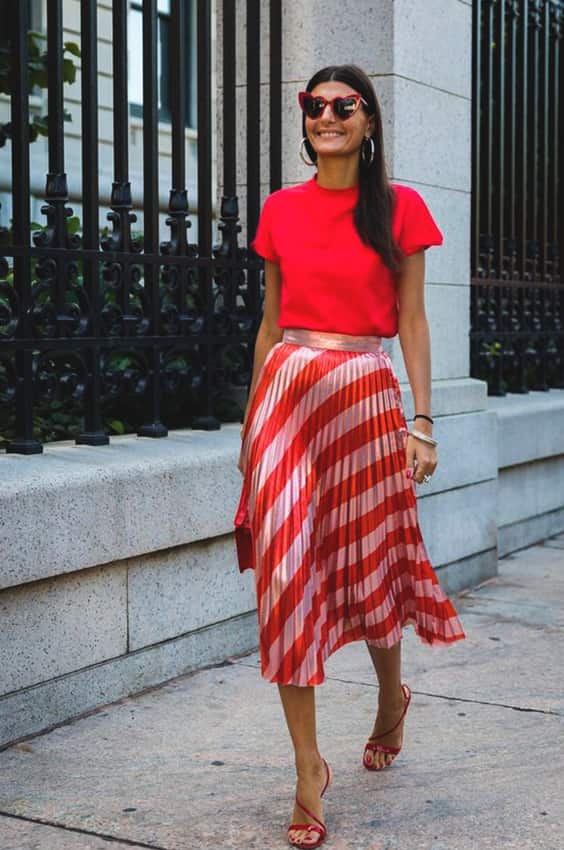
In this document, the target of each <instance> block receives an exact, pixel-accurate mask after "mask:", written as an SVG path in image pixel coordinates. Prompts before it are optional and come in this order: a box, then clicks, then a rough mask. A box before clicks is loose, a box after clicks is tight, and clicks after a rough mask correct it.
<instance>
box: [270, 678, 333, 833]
mask: <svg viewBox="0 0 564 850" xmlns="http://www.w3.org/2000/svg"><path fill="white" fill-rule="evenodd" d="M278 690H279V692H280V699H281V700H282V706H283V708H284V714H285V716H286V723H287V724H288V731H289V732H290V737H291V739H292V744H293V746H294V758H295V765H296V772H297V776H298V784H297V791H296V793H297V796H298V798H299V799H300V801H301V802H302V803H303V804H304V806H306V807H307V808H308V809H309V810H310V811H311V812H313V814H314V815H315V816H316V817H318V818H319V819H320V820H323V805H322V802H321V798H320V794H321V791H322V790H323V786H324V784H325V780H326V778H327V772H326V769H325V765H324V764H323V761H322V759H321V755H320V753H319V749H318V747H317V732H316V727H315V687H314V686H309V687H298V686H297V685H278ZM314 822H315V821H313V820H312V818H310V817H309V816H308V815H306V813H305V812H303V811H302V810H301V809H300V808H299V807H298V806H297V805H294V814H293V816H292V823H314ZM305 835H306V831H305V830H296V831H295V832H291V833H290V836H291V837H292V838H302V837H304V836H305ZM316 837H317V836H316V835H314V836H313V838H316Z"/></svg>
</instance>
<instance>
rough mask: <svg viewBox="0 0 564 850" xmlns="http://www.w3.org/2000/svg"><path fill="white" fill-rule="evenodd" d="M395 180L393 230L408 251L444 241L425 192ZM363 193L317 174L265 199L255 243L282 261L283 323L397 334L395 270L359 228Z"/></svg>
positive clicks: (259, 250)
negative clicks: (331, 184)
mask: <svg viewBox="0 0 564 850" xmlns="http://www.w3.org/2000/svg"><path fill="white" fill-rule="evenodd" d="M392 186H393V188H394V189H395V191H396V193H397V202H396V205H395V209H394V215H393V219H392V233H393V236H394V238H395V239H396V240H397V242H398V244H399V245H400V247H401V248H402V250H403V251H404V253H405V254H413V253H414V252H415V251H418V250H420V249H421V248H427V247H429V246H430V245H442V242H443V235H442V233H441V231H440V230H439V228H438V227H437V225H436V223H435V221H434V219H433V217H432V215H431V213H430V212H429V209H428V207H427V205H426V203H425V201H424V200H423V198H422V197H421V195H420V194H419V192H417V191H416V190H415V189H413V188H411V187H410V186H401V185H398V184H397V183H392ZM357 198H358V185H356V186H351V187H349V188H348V189H326V188H324V187H322V186H319V185H318V182H317V173H316V174H314V176H313V177H311V178H310V179H309V180H307V181H306V182H305V183H300V184H298V185H297V186H287V187H284V188H283V189H277V190H276V191H275V192H272V193H271V194H270V195H268V197H267V198H266V200H265V201H264V204H263V207H262V211H261V215H260V219H259V223H258V227H257V232H256V235H255V238H254V239H253V240H252V242H251V247H252V248H253V250H254V251H256V253H257V254H260V256H261V257H264V258H265V259H267V260H272V261H273V262H275V263H278V264H279V265H280V274H281V291H280V313H279V319H278V325H279V327H281V328H284V327H294V328H311V329H313V330H322V331H334V332H337V333H348V334H356V335H367V334H371V335H376V336H384V337H392V336H395V335H396V334H397V332H398V301H397V293H396V286H395V282H394V275H393V274H392V273H391V272H390V270H389V269H388V267H387V266H385V265H384V263H383V262H382V259H381V257H380V254H379V253H378V252H377V251H375V250H374V248H372V247H371V246H369V245H366V244H365V243H364V242H363V241H362V240H361V238H360V236H359V235H358V233H357V231H356V228H355V226H354V221H353V210H354V207H355V206H356V201H357Z"/></svg>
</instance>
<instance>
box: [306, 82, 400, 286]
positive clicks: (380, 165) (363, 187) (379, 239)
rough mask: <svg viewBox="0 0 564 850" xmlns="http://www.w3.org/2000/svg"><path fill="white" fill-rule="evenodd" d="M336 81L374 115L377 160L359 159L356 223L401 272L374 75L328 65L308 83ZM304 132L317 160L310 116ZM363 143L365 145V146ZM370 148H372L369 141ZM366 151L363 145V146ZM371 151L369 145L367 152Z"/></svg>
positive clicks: (386, 261) (363, 235)
mask: <svg viewBox="0 0 564 850" xmlns="http://www.w3.org/2000/svg"><path fill="white" fill-rule="evenodd" d="M331 80H335V81H337V82H339V83H346V84H347V85H349V86H351V88H353V89H354V90H355V91H357V92H358V93H359V94H361V95H362V97H363V98H364V99H365V100H366V102H367V103H368V107H367V111H368V113H370V114H371V115H374V130H373V132H372V138H373V140H374V159H373V160H372V162H371V163H370V165H367V164H366V163H365V162H364V160H363V157H362V156H360V161H359V192H358V203H357V205H356V207H355V209H354V223H355V226H356V229H357V231H358V235H359V236H360V238H361V239H362V241H363V242H364V243H366V244H367V245H371V246H372V247H373V248H374V250H375V251H377V252H378V253H379V254H380V256H381V257H382V261H383V262H384V264H385V265H386V266H388V268H389V269H390V271H391V272H392V273H395V272H397V271H398V268H399V259H401V256H402V254H401V250H400V248H399V246H398V244H397V242H396V241H395V240H394V238H393V236H392V213H393V208H394V203H395V194H394V190H393V188H392V187H391V186H390V184H389V182H388V176H387V174H386V163H385V160H384V136H383V131H382V114H381V112H380V104H379V103H378V99H377V97H376V92H375V91H374V87H373V85H372V83H371V81H370V78H369V77H368V76H367V75H366V74H365V73H364V71H363V70H362V68H359V67H358V65H327V66H326V67H325V68H321V70H319V71H317V73H316V74H314V75H313V77H312V78H311V79H310V81H309V82H308V84H307V86H306V91H312V90H313V89H314V88H315V87H316V86H317V85H319V83H326V82H329V81H331ZM302 135H303V136H304V137H305V138H306V142H305V145H304V146H305V149H306V151H307V153H308V156H309V158H310V159H311V160H312V161H313V162H316V161H317V154H316V152H315V150H314V148H313V146H312V145H311V144H310V142H309V139H308V138H307V136H306V117H305V115H303V117H302ZM364 144H365V143H364V142H363V146H364ZM366 144H367V147H368V143H366ZM361 151H362V148H361ZM369 152H370V148H369V147H368V150H367V155H368V154H369Z"/></svg>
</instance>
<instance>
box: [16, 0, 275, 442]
mask: <svg viewBox="0 0 564 850" xmlns="http://www.w3.org/2000/svg"><path fill="white" fill-rule="evenodd" d="M192 2H195V3H196V21H197V39H196V41H197V221H198V239H197V243H194V242H192V241H191V240H190V231H189V229H188V228H189V226H190V222H189V221H188V218H189V215H190V213H191V212H192V211H195V203H194V201H195V199H190V198H189V197H188V191H187V189H186V182H187V181H186V140H185V127H186V103H187V100H186V85H187V80H186V67H187V66H186V49H187V45H186V41H185V33H186V16H187V15H188V14H189V13H190V8H191V3H192ZM5 5H6V9H5V10H4V11H5V12H6V14H7V17H6V18H4V20H9V22H10V27H9V31H7V32H6V33H5V35H4V38H5V41H4V44H3V47H4V58H5V57H6V56H8V57H9V62H10V63H11V67H10V74H11V127H10V132H11V140H12V141H11V170H12V181H11V185H12V224H11V227H10V228H5V229H4V231H3V233H2V234H1V239H2V244H1V247H0V253H1V255H2V256H1V257H0V421H2V423H3V426H4V428H5V429H7V431H8V433H9V435H10V436H9V439H8V440H5V442H4V446H5V448H6V450H7V451H9V452H20V453H24V454H31V453H35V452H41V451H42V442H41V439H40V438H38V432H37V427H35V426H36V416H37V411H38V410H40V409H43V408H45V406H47V407H49V405H51V408H53V406H56V404H57V403H59V404H60V405H61V406H62V407H64V408H68V407H69V406H74V407H76V408H77V409H78V410H79V411H80V412H81V416H82V420H81V421H82V427H81V429H80V433H78V434H77V436H76V442H77V443H85V444H89V445H102V444H106V443H108V442H109V435H108V434H109V432H111V428H109V427H108V418H110V419H111V417H114V418H116V416H119V411H120V410H126V411H127V412H128V415H131V416H132V418H133V420H134V421H135V420H136V421H137V425H136V426H135V430H136V432H137V433H138V434H139V435H141V436H147V437H164V436H166V435H167V428H169V427H181V426H188V427H190V426H191V427H193V428H204V429H216V428H219V427H220V422H221V421H227V420H229V419H231V420H233V419H238V418H239V417H240V408H239V407H238V406H237V404H236V403H234V402H233V401H230V399H232V391H233V388H234V387H237V386H239V387H245V386H247V385H248V383H249V381H250V375H251V371H252V354H253V352H252V347H253V345H254V338H255V335H256V330H257V327H258V323H259V322H260V316H261V310H262V298H263V289H262V286H263V272H262V269H263V263H262V260H261V259H260V257H258V256H257V255H255V254H254V252H252V251H250V250H248V249H247V248H246V246H243V247H241V246H240V245H239V244H238V240H239V233H240V231H241V226H240V225H239V203H238V198H237V194H236V179H235V165H236V161H237V156H241V155H242V152H241V151H238V150H237V144H236V140H237V135H238V122H239V121H240V120H241V119H242V118H244V120H245V126H246V163H247V187H246V188H247V209H246V220H247V227H248V231H249V232H250V233H252V232H254V230H255V228H256V224H257V221H258V216H259V212H260V182H261V175H260V135H259V130H260V122H261V114H260V89H261V82H260V59H261V53H262V52H263V51H264V50H265V49H266V50H268V51H269V57H270V59H269V62H270V78H269V96H270V135H271V144H270V163H269V181H270V191H273V190H274V189H276V188H279V187H280V185H281V150H280V139H281V127H280V123H281V111H282V110H281V3H280V0H271V2H270V6H269V23H270V43H269V44H266V45H265V44H264V42H263V41H262V40H261V35H260V5H261V4H260V2H259V0H247V2H246V4H245V7H246V11H245V14H246V39H247V43H246V69H245V71H246V73H245V75H244V76H245V79H246V101H247V107H246V115H245V116H241V115H238V113H237V109H236V98H235V94H236V78H235V69H236V67H237V62H238V57H237V50H236V20H235V14H236V4H235V3H232V2H224V3H223V9H222V12H221V14H222V27H221V30H222V34H223V37H222V47H221V50H222V68H223V71H222V79H221V80H218V86H220V87H221V90H222V97H223V109H222V118H223V121H222V137H221V138H220V139H218V147H221V152H222V163H223V166H222V167H223V196H222V198H221V204H220V210H219V221H218V225H217V226H218V235H217V237H216V239H215V240H214V236H213V232H212V231H213V227H214V221H213V209H212V205H213V197H214V187H213V186H212V132H213V121H212V114H211V104H212V97H211V95H212V33H211V0H171V2H170V27H169V47H170V51H169V57H168V60H167V61H169V63H170V65H169V74H168V80H169V81H170V90H169V92H168V99H167V103H168V108H169V111H170V120H171V135H172V186H171V189H170V200H169V206H168V217H167V219H166V223H167V225H168V227H169V229H170V235H169V238H168V240H166V241H164V242H160V241H159V191H158V188H159V144H158V97H157V86H158V80H157V39H158V30H157V26H158V14H159V10H158V7H157V0H143V2H142V3H141V2H137V3H135V6H136V8H138V9H140V10H141V12H142V45H143V46H142V50H143V105H142V118H143V129H142V133H143V187H142V188H143V233H142V235H137V234H136V233H135V231H134V230H133V228H132V226H133V224H134V222H135V221H136V216H135V213H134V212H133V204H132V192H131V183H130V174H129V130H128V127H129V113H130V105H129V103H128V68H127V55H128V53H127V39H128V26H127V21H128V2H127V0H114V1H113V5H112V31H113V155H114V163H113V167H114V177H113V184H112V187H111V202H110V209H109V211H108V215H107V218H108V220H109V223H110V226H109V228H108V232H107V233H106V234H102V237H101V236H100V230H99V211H100V202H99V163H98V64H97V42H98V33H97V3H96V0H81V3H80V10H81V20H80V26H81V33H80V54H81V55H80V65H81V86H82V91H81V122H82V175H81V177H82V221H81V223H80V229H79V231H78V232H74V231H75V228H74V227H70V225H69V217H70V216H71V215H72V211H71V209H70V208H69V206H68V202H69V199H68V190H67V176H66V173H65V134H64V118H65V116H64V100H63V75H64V65H63V41H62V33H63V18H62V15H63V3H62V0H49V2H48V3H47V33H46V35H47V67H48V69H49V70H48V81H47V85H48V149H49V171H48V174H47V176H46V184H45V195H44V199H45V204H44V206H43V207H42V213H43V214H44V216H45V225H46V226H45V227H43V228H42V229H41V230H39V231H37V232H35V233H33V234H32V232H31V229H30V228H31V222H30V132H31V130H30V125H29V85H30V74H29V65H30V57H29V37H28V32H29V14H30V12H29V5H28V3H27V2H19V0H10V2H7V3H6V4H5ZM165 76H166V75H165ZM161 78H162V77H161ZM5 153H6V152H5V151H4V152H2V155H5ZM4 162H6V160H4ZM32 236H33V239H32ZM116 411H117V413H116Z"/></svg>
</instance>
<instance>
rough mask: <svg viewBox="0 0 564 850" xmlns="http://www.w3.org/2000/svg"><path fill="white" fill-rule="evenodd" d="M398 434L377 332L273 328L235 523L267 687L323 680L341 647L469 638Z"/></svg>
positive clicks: (396, 394) (396, 391) (403, 432)
mask: <svg viewBox="0 0 564 850" xmlns="http://www.w3.org/2000/svg"><path fill="white" fill-rule="evenodd" d="M407 437H408V427H407V422H406V419H405V415H404V412H403V405H402V398H401V391H400V387H399V382H398V379H397V376H396V374H395V370H394V366H393V362H392V360H391V358H390V357H389V355H388V354H387V352H386V351H385V350H384V349H383V347H382V339H381V337H378V336H352V335H349V334H340V333H329V332H326V331H315V330H309V329H306V328H285V329H284V332H283V336H282V339H281V341H279V342H277V343H276V344H275V345H274V346H273V347H272V348H271V349H270V350H269V352H268V354H267V356H266V358H265V360H264V362H263V365H262V368H261V371H260V374H259V377H258V379H257V383H256V386H255V391H254V394H253V397H252V399H251V402H250V406H249V411H248V415H247V419H246V422H245V427H244V430H243V433H242V442H241V454H240V458H239V460H240V464H241V467H242V471H243V484H242V488H241V496H240V500H239V504H238V507H237V511H236V514H235V518H234V531H235V542H236V551H237V558H238V565H239V570H240V571H241V572H243V571H244V570H246V569H253V571H254V579H255V587H256V599H257V617H258V626H259V650H260V663H261V675H262V677H263V678H264V679H266V680H267V681H269V682H278V683H280V684H292V685H301V686H306V685H318V684H322V683H323V682H324V681H325V671H324V662H325V660H326V659H327V658H328V657H329V656H330V655H331V654H332V653H333V652H335V651H336V650H337V649H339V648H340V647H341V646H344V645H345V644H346V643H349V642H350V641H355V640H365V641H366V642H367V643H368V644H371V645H373V646H377V647H391V646H393V645H394V644H395V643H397V641H398V640H400V639H401V638H402V636H403V631H402V630H403V628H404V627H405V626H408V625H411V626H413V627H414V629H415V632H416V634H417V635H418V637H419V638H420V640H421V641H422V642H424V643H426V644H430V645H433V646H438V645H445V644H450V643H453V642H454V641H457V640H461V639H463V638H465V637H466V635H465V633H464V631H463V629H462V625H461V623H460V621H459V618H458V616H457V613H456V611H455V609H454V606H453V604H452V602H451V601H450V600H449V599H448V598H447V596H446V594H445V592H444V591H443V590H442V588H441V586H440V584H439V581H438V579H437V576H436V574H435V571H434V569H433V567H432V565H431V563H430V561H429V557H428V553H427V550H426V548H425V544H424V541H423V538H422V535H421V530H420V527H419V523H418V517H417V497H416V493H415V487H416V486H417V485H416V484H415V482H414V481H413V479H410V478H408V477H407V475H406V470H407V461H406V444H407Z"/></svg>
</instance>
